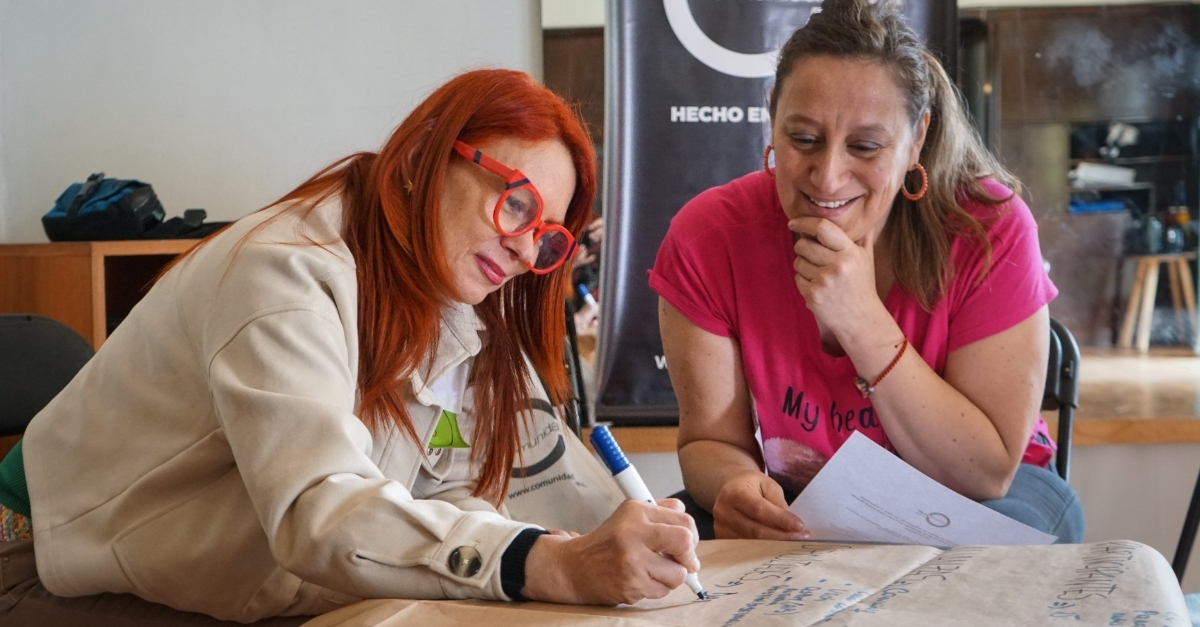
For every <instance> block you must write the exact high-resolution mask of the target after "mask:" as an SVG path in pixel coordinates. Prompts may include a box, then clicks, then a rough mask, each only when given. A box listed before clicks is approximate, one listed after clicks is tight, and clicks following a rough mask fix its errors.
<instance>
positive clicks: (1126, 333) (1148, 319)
mask: <svg viewBox="0 0 1200 627" xmlns="http://www.w3.org/2000/svg"><path fill="white" fill-rule="evenodd" d="M1195 258H1196V252H1195V251H1192V252H1187V253H1168V254H1161V255H1129V256H1128V257H1126V259H1135V260H1137V274H1136V275H1135V278H1134V279H1133V289H1132V290H1131V291H1130V292H1129V304H1127V305H1126V306H1125V318H1124V319H1123V320H1122V321H1121V336H1120V340H1119V341H1118V342H1117V345H1118V346H1122V347H1125V348H1130V347H1132V346H1133V329H1134V327H1135V326H1136V327H1137V347H1138V349H1139V350H1143V351H1144V350H1148V349H1149V348H1150V326H1151V323H1152V322H1153V318H1154V299H1155V298H1156V297H1157V296H1158V268H1159V265H1160V264H1164V263H1165V264H1167V276H1168V278H1169V281H1168V283H1170V285H1171V304H1172V305H1173V306H1174V308H1175V321H1176V323H1177V324H1178V325H1179V332H1180V334H1187V333H1188V331H1189V330H1190V331H1192V332H1195V325H1196V290H1195V288H1194V287H1193V285H1192V271H1191V269H1190V268H1189V267H1188V260H1189V259H1195ZM1180 300H1183V305H1186V307H1187V316H1188V322H1187V323H1186V325H1187V326H1184V325H1185V323H1184V320H1183V311H1184V309H1183V307H1182V306H1181V304H1180ZM1188 337H1190V334H1189V335H1188Z"/></svg>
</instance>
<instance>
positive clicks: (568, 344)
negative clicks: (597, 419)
mask: <svg viewBox="0 0 1200 627" xmlns="http://www.w3.org/2000/svg"><path fill="white" fill-rule="evenodd" d="M565 313H566V316H567V337H566V339H565V340H564V346H563V362H564V365H566V367H567V378H569V379H570V380H571V398H569V399H567V406H566V412H565V416H564V418H565V419H566V422H567V428H569V429H570V430H571V431H573V432H575V435H577V436H579V437H581V438H582V437H583V425H586V424H588V414H587V406H588V400H587V391H586V390H585V388H584V385H583V368H582V367H581V366H580V364H579V341H578V336H577V335H576V333H575V305H574V304H572V303H571V299H570V298H568V299H566V307H565Z"/></svg>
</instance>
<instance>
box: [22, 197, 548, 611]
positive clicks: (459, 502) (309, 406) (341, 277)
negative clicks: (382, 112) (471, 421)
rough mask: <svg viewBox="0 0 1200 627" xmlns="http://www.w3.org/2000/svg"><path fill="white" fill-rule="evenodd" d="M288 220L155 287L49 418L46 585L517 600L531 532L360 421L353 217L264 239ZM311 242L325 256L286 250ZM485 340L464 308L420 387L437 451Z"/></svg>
mask: <svg viewBox="0 0 1200 627" xmlns="http://www.w3.org/2000/svg"><path fill="white" fill-rule="evenodd" d="M278 211H279V210H278V209H274V210H269V211H266V212H259V213H257V214H254V215H252V216H250V217H248V218H245V219H243V220H241V221H239V222H238V223H236V224H235V225H234V226H233V227H231V228H230V229H229V230H228V231H227V232H225V233H224V234H222V235H221V236H219V237H217V238H216V239H213V240H211V241H210V242H208V243H207V244H206V245H205V246H203V247H202V248H201V249H200V250H199V251H197V252H196V253H195V254H194V255H193V256H192V257H190V258H188V259H186V260H185V261H184V262H183V264H182V265H180V266H178V267H177V268H176V269H175V270H174V271H172V272H171V273H170V274H168V275H167V276H166V277H165V278H164V279H163V280H162V281H160V282H159V283H158V284H157V285H155V286H154V288H153V289H151V290H150V292H149V294H147V295H146V297H145V298H144V299H143V300H142V301H141V302H140V303H139V304H138V305H137V306H136V307H135V308H134V309H133V311H132V312H131V313H130V315H129V317H128V318H127V319H126V320H125V321H124V322H123V323H122V324H121V325H120V327H118V328H117V329H116V331H115V332H114V333H113V334H112V336H111V337H110V338H109V339H108V341H107V342H106V343H105V344H104V346H103V347H102V348H101V349H100V351H99V352H98V353H97V354H96V356H95V357H94V358H93V359H92V360H91V361H90V362H89V363H88V364H87V365H86V366H85V367H84V369H83V370H82V371H81V372H80V374H79V376H77V377H76V378H75V380H74V381H72V382H71V383H70V385H69V386H68V387H67V388H66V389H65V390H64V391H63V393H62V394H60V395H59V396H58V397H57V398H55V399H54V401H53V402H51V403H50V405H48V406H47V407H46V409H45V410H44V411H42V412H41V413H40V414H38V416H37V417H36V418H34V420H33V422H32V423H31V424H30V426H29V430H28V432H27V434H26V436H25V443H24V448H25V469H26V476H27V479H28V484H29V494H30V499H31V503H32V506H33V524H34V534H35V543H36V549H37V566H38V574H39V575H40V576H41V579H42V581H43V583H44V584H45V586H46V587H47V588H48V589H49V590H50V591H51V592H54V593H55V594H59V595H65V596H78V595H88V594H94V593H99V592H129V593H133V594H136V595H138V596H140V597H142V598H145V599H149V600H151V601H157V602H159V603H164V604H166V605H169V606H172V607H175V608H177V609H181V610H190V611H196V612H203V613H205V614H210V615H212V616H215V617H218V618H221V619H227V620H237V621H245V622H249V621H254V620H257V619H260V618H263V617H267V616H276V615H298V614H318V613H321V612H324V611H328V610H329V609H332V608H334V607H336V606H337V605H339V604H344V603H347V602H351V601H355V600H358V599H359V598H365V597H400V598H414V599H424V598H429V599H436V598H468V597H475V598H485V599H505V598H506V597H505V595H504V593H503V592H502V590H501V587H500V577H499V565H500V557H501V554H502V553H503V551H504V549H505V548H506V547H507V546H508V544H509V542H510V541H511V540H512V538H513V537H514V536H515V535H516V534H517V533H518V532H519V531H520V530H522V529H524V528H527V527H529V526H530V525H527V524H523V523H518V522H514V521H511V520H509V519H508V518H506V516H504V515H502V514H501V513H498V512H497V511H496V509H495V508H493V507H491V506H490V505H489V504H488V503H486V502H484V501H481V500H478V499H473V498H470V497H469V493H470V490H471V488H472V487H473V485H474V484H473V482H472V477H474V476H476V473H475V471H476V469H475V468H472V467H471V465H470V464H469V462H468V460H467V455H468V454H469V451H468V450H466V449H458V450H453V451H452V452H446V453H443V454H441V455H437V454H435V455H432V456H431V457H430V458H429V459H428V461H423V457H422V455H421V454H420V451H419V450H418V449H417V448H416V447H415V446H414V445H413V443H412V442H410V441H409V440H408V439H407V438H405V437H404V436H403V435H402V434H401V433H400V432H399V431H398V430H396V429H390V430H388V431H387V432H386V433H381V434H374V435H373V434H372V433H371V432H369V431H368V430H367V429H366V427H365V426H364V425H363V424H362V422H360V421H359V419H358V418H357V417H356V416H355V412H356V408H357V402H356V393H355V390H356V379H357V372H358V370H357V368H358V329H357V323H358V314H357V305H358V301H357V282H356V279H355V268H354V261H353V259H352V258H351V256H350V253H349V251H348V249H347V248H346V246H345V244H344V242H343V241H342V239H341V236H340V224H341V207H340V205H339V204H338V203H336V202H329V203H326V204H324V205H322V206H320V207H318V208H317V209H316V210H315V211H313V212H312V213H311V214H310V215H309V216H308V217H307V218H306V219H305V220H304V221H303V222H301V221H300V220H299V219H298V218H297V217H296V216H297V214H296V213H295V212H290V213H288V214H287V215H285V216H282V217H281V219H278V220H275V221H273V222H269V223H267V224H266V225H265V226H264V227H263V228H261V229H260V230H258V231H256V232H253V233H251V229H253V228H254V227H255V226H257V225H259V224H261V223H262V222H263V221H264V219H265V218H267V217H268V216H271V215H275V214H276V213H277V212H278ZM248 234H249V239H248V240H247V242H246V243H245V245H243V246H241V247H240V249H237V250H236V254H235V248H236V247H237V244H238V242H239V241H240V240H242V238H243V236H247V235H248ZM306 238H311V240H313V241H316V242H320V243H322V244H323V245H324V246H323V247H318V246H312V245H289V243H307V242H308V240H307V239H306ZM480 344H481V339H480V326H479V322H478V319H477V318H476V317H475V314H474V313H473V310H472V309H471V308H470V307H467V306H460V307H458V308H456V309H453V310H449V311H447V312H446V315H445V316H444V319H443V322H442V336H441V341H440V348H439V351H438V354H437V355H436V358H435V359H433V360H432V366H431V368H430V369H429V370H428V372H429V377H428V381H425V380H423V379H422V377H420V376H414V377H413V378H412V379H411V380H410V381H405V382H403V383H401V384H402V385H405V386H406V387H408V388H409V390H410V392H411V393H410V399H411V400H410V402H409V403H408V410H409V412H410V415H411V416H412V419H413V421H414V424H415V426H416V430H417V433H419V434H422V436H423V438H424V440H423V442H428V440H429V438H430V437H431V436H432V434H433V429H434V426H435V423H436V421H435V417H436V416H438V414H439V412H440V408H439V406H438V405H437V400H436V398H435V397H434V395H433V393H432V391H431V390H430V389H429V387H428V386H427V384H429V385H432V384H433V383H435V382H436V381H437V379H438V378H439V376H440V375H442V374H443V373H445V372H447V370H448V369H450V368H452V367H454V366H455V365H457V364H461V363H463V362H464V361H465V360H468V359H470V358H471V357H473V356H474V355H475V354H477V353H478V352H479V349H480ZM465 411H466V409H464V412H465ZM464 431H466V429H465V428H464ZM465 547H469V548H472V549H474V550H475V551H478V555H479V559H477V560H471V559H466V558H467V557H470V556H471V555H474V554H473V553H472V552H471V551H462V550H460V551H457V552H456V550H457V549H460V548H465ZM452 556H453V558H452ZM455 565H457V569H455V568H454V566H455ZM474 566H478V568H474Z"/></svg>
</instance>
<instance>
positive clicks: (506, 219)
mask: <svg viewBox="0 0 1200 627" xmlns="http://www.w3.org/2000/svg"><path fill="white" fill-rule="evenodd" d="M454 151H455V152H457V153H458V154H460V155H462V156H463V158H465V159H468V160H470V161H472V162H474V163H477V164H479V166H480V167H482V168H483V169H485V170H487V171H488V172H491V173H492V174H495V175H496V176H499V177H500V178H502V179H504V193H502V194H500V199H499V200H497V201H496V208H495V210H493V211H492V222H494V223H495V224H496V230H497V231H499V232H500V233H501V234H502V235H504V236H505V237H519V236H521V235H524V234H526V233H528V232H530V231H533V243H534V244H535V245H536V246H537V257H536V258H535V259H534V260H533V262H532V263H531V262H526V265H528V266H529V269H530V270H532V271H533V273H534V274H546V273H548V272H553V271H554V269H555V268H557V267H559V266H561V265H562V264H563V262H564V261H566V260H567V259H570V258H571V256H572V255H574V254H575V249H576V246H575V238H574V237H573V236H572V235H571V232H570V231H568V230H567V229H565V228H564V227H563V226H562V225H559V224H547V223H546V222H545V221H544V220H542V195H541V194H539V193H538V191H537V188H536V187H534V186H533V183H531V182H529V179H528V178H527V177H526V176H525V175H524V174H522V173H521V171H520V170H514V169H512V168H510V167H508V166H506V165H504V164H502V163H500V162H499V161H496V160H495V159H493V158H491V157H489V156H487V155H485V154H483V152H481V151H480V150H478V149H476V148H474V147H472V146H470V145H468V144H466V143H464V142H461V141H455V142H454Z"/></svg>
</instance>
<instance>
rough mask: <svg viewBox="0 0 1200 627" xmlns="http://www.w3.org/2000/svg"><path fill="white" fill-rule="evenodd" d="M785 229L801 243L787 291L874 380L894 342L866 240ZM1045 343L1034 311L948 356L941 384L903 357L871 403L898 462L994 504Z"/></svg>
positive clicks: (1021, 442)
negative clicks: (792, 287) (793, 289)
mask: <svg viewBox="0 0 1200 627" xmlns="http://www.w3.org/2000/svg"><path fill="white" fill-rule="evenodd" d="M791 226H792V228H793V229H794V230H796V232H798V233H800V234H801V235H804V236H806V237H801V238H800V239H799V240H798V241H797V243H796V245H795V249H796V254H797V257H796V263H795V269H796V286H797V288H798V289H799V290H800V293H801V294H802V295H803V296H804V298H805V302H806V304H807V305H808V308H809V309H810V310H811V311H812V312H813V315H814V316H815V317H816V318H817V321H818V324H820V325H821V326H822V327H823V328H824V329H827V330H828V331H830V332H832V333H833V334H834V335H835V336H836V337H837V340H838V342H839V343H840V344H841V346H842V347H843V348H844V349H845V350H846V353H847V355H849V356H850V359H851V360H852V361H853V362H854V367H855V369H856V370H857V371H858V373H859V375H860V376H862V377H863V378H864V379H867V380H870V381H874V380H875V379H876V378H877V377H878V376H879V375H880V373H882V372H883V371H884V370H885V369H886V368H887V366H888V364H890V363H891V361H892V359H893V358H894V357H895V356H896V353H897V351H898V349H899V346H900V342H901V340H902V339H903V332H902V331H901V330H900V327H899V326H898V325H897V324H896V322H895V321H894V320H893V319H892V317H891V315H890V314H889V313H888V312H887V309H886V308H885V307H884V306H883V302H882V301H881V300H880V297H879V294H878V292H877V286H876V284H875V267H876V263H875V258H874V250H875V248H874V240H873V239H867V240H866V241H864V242H852V241H850V240H849V239H848V238H847V237H846V235H845V234H844V233H843V232H842V231H841V229H839V228H838V227H837V226H836V225H835V224H833V223H832V222H829V221H827V220H821V219H819V218H801V219H798V220H793V221H792V223H791ZM1049 335H1050V327H1049V314H1048V312H1047V309H1046V308H1045V307H1042V308H1041V309H1039V310H1038V311H1037V312H1035V313H1034V314H1033V315H1031V316H1030V317H1029V318H1027V319H1026V320H1024V321H1022V322H1020V323H1018V324H1016V325H1015V326H1013V327H1012V328H1010V329H1007V330H1005V331H1002V332H1000V333H998V334H996V335H993V336H991V337H988V338H985V339H982V340H980V341H978V342H974V343H972V344H970V345H968V346H964V347H961V348H959V349H957V350H955V351H954V352H952V353H950V354H949V355H948V356H947V360H946V368H945V376H944V378H943V377H942V376H938V374H937V373H936V372H934V371H933V370H932V369H931V368H930V367H929V365H928V364H926V363H925V361H924V360H923V359H921V357H920V355H918V354H917V353H916V351H906V352H905V353H904V355H903V357H902V358H901V359H900V361H899V362H897V364H896V366H895V368H894V369H893V370H892V372H890V373H889V374H888V376H887V377H886V379H884V380H883V382H881V383H880V384H879V386H878V387H877V389H876V390H875V393H874V394H873V395H872V396H871V402H872V404H874V406H875V408H876V410H877V415H878V416H879V419H880V422H881V423H882V424H883V427H884V430H885V431H886V432H887V434H888V439H889V440H891V442H892V443H893V444H894V445H895V447H896V450H897V451H898V452H899V453H900V456H901V457H903V458H904V459H905V461H907V462H908V463H910V464H912V465H913V466H914V467H916V468H917V469H918V470H920V471H921V472H923V473H925V474H926V475H928V476H930V477H932V478H934V479H936V480H937V481H939V482H940V483H942V484H943V485H945V486H947V487H949V488H951V489H953V490H955V491H956V492H958V493H960V494H962V495H963V496H966V497H968V498H972V499H976V500H984V499H993V498H1000V497H1002V496H1004V494H1005V493H1007V491H1008V486H1009V484H1010V483H1011V481H1012V478H1013V476H1014V475H1015V474H1016V470H1017V466H1018V464H1019V463H1020V461H1021V457H1022V456H1023V454H1024V451H1025V447H1026V446H1027V444H1028V441H1029V436H1030V434H1031V433H1032V431H1033V425H1034V421H1035V420H1036V417H1037V408H1038V406H1039V403H1040V400H1041V393H1042V389H1043V387H1044V385H1045V374H1046V359H1047V351H1048V350H1049V349H1048V344H1049V342H1048V338H1049Z"/></svg>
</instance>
